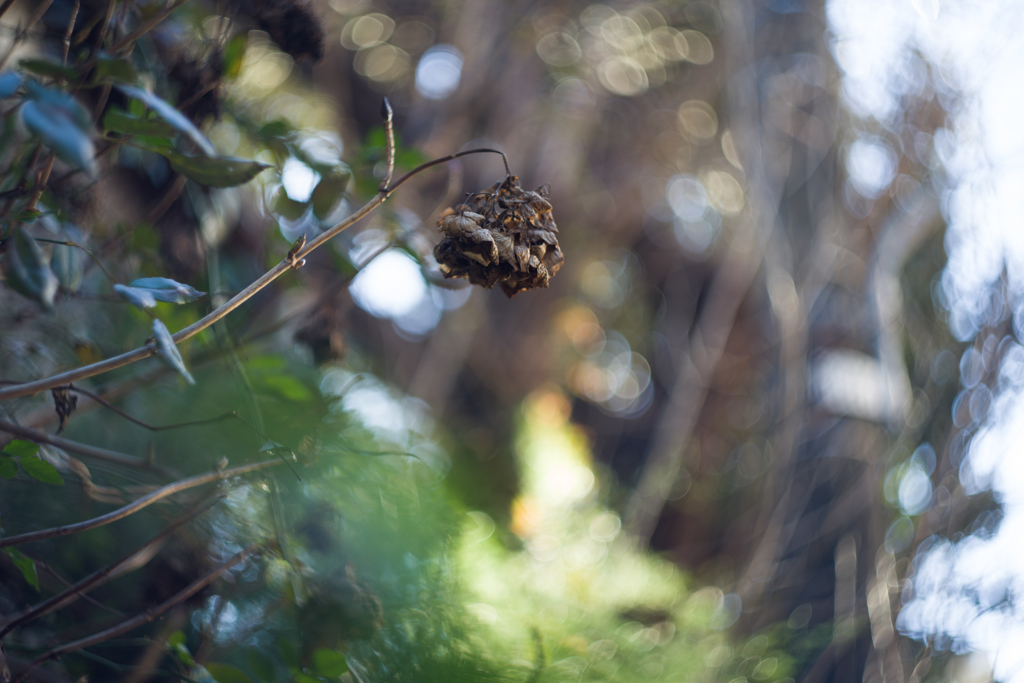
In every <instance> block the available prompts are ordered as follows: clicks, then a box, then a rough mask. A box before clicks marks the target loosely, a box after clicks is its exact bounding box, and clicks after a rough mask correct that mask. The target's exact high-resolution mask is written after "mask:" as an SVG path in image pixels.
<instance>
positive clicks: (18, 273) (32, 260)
mask: <svg viewBox="0 0 1024 683" xmlns="http://www.w3.org/2000/svg"><path fill="white" fill-rule="evenodd" d="M28 104H32V103H31V102H29V103H28ZM28 104H26V105H25V106H26V107H27V106H28ZM5 262H6V271H7V284H8V285H10V286H11V289H13V290H14V291H16V292H18V293H19V294H22V295H24V296H27V297H28V298H30V299H35V300H36V301H38V302H39V304H40V305H41V306H42V307H43V309H45V310H47V311H52V310H53V299H54V297H55V296H56V294H57V287H58V286H59V285H60V283H59V282H58V280H57V276H56V275H54V274H53V271H52V270H50V257H49V256H47V255H46V252H44V251H43V249H42V247H40V246H39V243H38V242H36V241H35V240H34V239H33V238H32V236H31V235H30V234H28V232H27V231H26V230H25V229H24V228H21V227H19V228H18V230H17V231H16V232H15V233H14V240H13V244H11V245H10V246H9V247H8V249H7V258H6V259H5Z"/></svg>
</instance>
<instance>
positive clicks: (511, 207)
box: [434, 176, 564, 296]
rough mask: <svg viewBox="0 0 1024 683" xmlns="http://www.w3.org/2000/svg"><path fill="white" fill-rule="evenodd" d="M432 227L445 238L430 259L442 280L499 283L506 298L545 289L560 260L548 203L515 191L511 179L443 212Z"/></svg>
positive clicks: (485, 284) (532, 194)
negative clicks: (522, 292) (435, 259)
mask: <svg viewBox="0 0 1024 683" xmlns="http://www.w3.org/2000/svg"><path fill="white" fill-rule="evenodd" d="M438 227H439V228H440V231H441V232H442V233H443V234H444V235H445V239H444V240H442V242H441V243H440V244H438V245H437V247H435V248H434V256H435V257H436V258H437V262H438V264H439V265H440V268H441V272H442V273H443V274H444V276H445V277H448V278H455V277H464V278H468V279H469V281H470V282H472V283H473V284H478V285H480V286H482V287H486V288H490V287H493V286H494V285H495V284H498V283H500V284H501V287H502V289H503V290H504V291H505V293H506V294H507V295H508V296H514V295H515V294H517V293H518V292H521V291H523V290H526V289H533V288H535V287H547V286H548V283H549V281H550V279H551V277H552V276H553V275H554V274H555V273H557V272H558V269H559V268H560V267H561V265H562V262H563V260H564V257H563V255H562V252H561V250H559V248H558V238H557V236H556V233H557V232H558V228H557V226H556V225H555V221H554V218H553V216H552V213H551V203H550V202H549V201H548V200H547V199H546V198H545V197H544V195H543V194H542V193H541V192H531V191H528V190H524V189H523V188H521V187H520V186H519V179H518V178H517V177H516V176H509V177H508V178H506V179H505V180H503V181H502V182H500V183H497V184H495V185H494V186H492V187H491V188H490V189H488V190H487V191H486V192H481V193H478V194H475V195H472V196H471V197H470V198H469V199H468V200H467V201H466V203H465V204H463V205H460V206H457V207H454V208H451V209H448V210H446V211H445V212H444V213H443V214H442V216H441V219H440V220H439V221H438Z"/></svg>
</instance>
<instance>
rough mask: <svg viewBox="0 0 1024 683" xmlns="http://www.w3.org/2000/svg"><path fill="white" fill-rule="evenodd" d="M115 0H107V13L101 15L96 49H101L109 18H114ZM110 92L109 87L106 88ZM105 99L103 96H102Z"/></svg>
mask: <svg viewBox="0 0 1024 683" xmlns="http://www.w3.org/2000/svg"><path fill="white" fill-rule="evenodd" d="M116 2H117V0H107V13H106V14H105V15H104V16H103V25H102V26H101V27H100V34H99V35H98V36H96V49H97V50H102V49H103V41H104V40H106V39H107V31H108V30H109V29H110V20H111V19H113V18H114V4H115V3H116ZM107 92H110V88H109V87H108V88H107ZM103 99H105V98H103Z"/></svg>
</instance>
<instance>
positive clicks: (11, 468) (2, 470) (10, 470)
mask: <svg viewBox="0 0 1024 683" xmlns="http://www.w3.org/2000/svg"><path fill="white" fill-rule="evenodd" d="M16 476H18V463H16V462H14V458H9V457H7V456H6V455H0V477H3V478H4V479H14V478H15V477H16Z"/></svg>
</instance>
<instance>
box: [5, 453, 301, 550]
mask: <svg viewBox="0 0 1024 683" xmlns="http://www.w3.org/2000/svg"><path fill="white" fill-rule="evenodd" d="M282 462H284V461H283V460H264V461H263V462H257V463H253V464H251V465H240V466H239V467H232V468H231V469H224V470H214V471H212V472H207V473H205V474H197V475H196V476H194V477H189V478H188V479H182V480H181V481H176V482H174V483H173V484H168V485H167V486H162V487H160V488H158V489H157V490H155V491H153V492H151V493H147V494H146V495H144V496H142V497H141V498H139V499H138V500H136V501H134V502H131V503H129V504H128V505H125V506H124V507H122V508H119V509H117V510H114V511H113V512H108V513H107V514H105V515H100V516H99V517H94V518H92V519H87V520H85V521H84V522H77V523H75V524H65V525H64V526H57V527H51V528H49V529H40V530H39V531H30V532H28V533H24V534H18V535H17V536H8V537H6V538H0V548H5V547H7V546H10V545H19V544H21V543H30V542H32V541H42V540H44V539H47V538H58V537H60V536H69V535H71V534H77V533H79V532H82V531H88V530H90V529H95V528H97V527H101V526H106V525H107V524H110V523H111V522H116V521H118V520H119V519H124V518H125V517H128V516H129V515H133V514H135V513H136V512H138V511H139V510H142V509H143V508H146V507H149V506H150V505H152V504H153V503H156V502H157V501H160V500H163V499H164V498H167V497H168V496H173V495H175V494H177V493H181V492H182V491H187V490H188V489H192V488H195V487H197V486H202V485H204V484H210V483H212V482H215V481H221V480H224V479H227V478H229V477H237V476H238V475H240V474H246V473H248V472H254V471H256V470H261V469H263V468H265V467H273V466H274V465H280V464H281V463H282Z"/></svg>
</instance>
